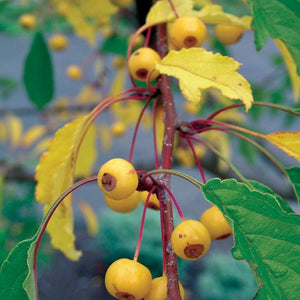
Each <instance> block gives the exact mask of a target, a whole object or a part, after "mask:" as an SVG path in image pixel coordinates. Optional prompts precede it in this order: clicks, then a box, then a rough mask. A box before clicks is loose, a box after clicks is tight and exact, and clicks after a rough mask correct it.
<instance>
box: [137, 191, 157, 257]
mask: <svg viewBox="0 0 300 300" xmlns="http://www.w3.org/2000/svg"><path fill="white" fill-rule="evenodd" d="M155 189H156V187H153V188H152V189H151V190H150V191H149V193H148V195H147V198H146V201H145V205H144V209H143V215H142V220H141V226H140V232H139V237H138V241H137V245H136V248H135V253H134V257H133V260H134V261H137V260H138V257H139V253H140V248H141V243H142V237H143V231H144V225H145V218H146V212H147V208H148V203H149V200H150V197H151V195H152V193H153V192H154V190H155Z"/></svg>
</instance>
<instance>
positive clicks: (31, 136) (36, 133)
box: [22, 125, 47, 147]
mask: <svg viewBox="0 0 300 300" xmlns="http://www.w3.org/2000/svg"><path fill="white" fill-rule="evenodd" d="M46 131H47V129H46V127H45V126H44V125H34V126H32V127H30V128H29V129H28V130H27V131H26V132H25V133H24V136H23V139H22V146H23V147H29V146H31V145H32V144H33V143H34V142H36V141H37V140H38V139H39V138H40V137H42V136H43V135H44V134H45V133H46Z"/></svg>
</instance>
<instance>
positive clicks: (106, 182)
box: [101, 173, 117, 192]
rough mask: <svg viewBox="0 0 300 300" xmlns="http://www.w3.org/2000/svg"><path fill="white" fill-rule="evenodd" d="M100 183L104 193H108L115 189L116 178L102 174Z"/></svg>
mask: <svg viewBox="0 0 300 300" xmlns="http://www.w3.org/2000/svg"><path fill="white" fill-rule="evenodd" d="M101 183H102V186H103V188H104V189H105V190H106V191H108V192H110V191H112V190H113V189H114V188H115V187H116V185H117V179H116V177H114V176H112V175H110V174H108V173H104V174H103V176H102V179H101Z"/></svg>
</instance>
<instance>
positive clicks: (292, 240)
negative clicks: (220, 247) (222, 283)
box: [203, 179, 300, 299]
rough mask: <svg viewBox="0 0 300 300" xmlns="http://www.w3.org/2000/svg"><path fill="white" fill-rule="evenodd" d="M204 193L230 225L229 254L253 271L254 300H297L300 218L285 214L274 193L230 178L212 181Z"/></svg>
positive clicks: (299, 268)
mask: <svg viewBox="0 0 300 300" xmlns="http://www.w3.org/2000/svg"><path fill="white" fill-rule="evenodd" d="M203 192H204V195H205V197H206V198H207V200H208V201H210V202H212V203H213V204H215V205H216V206H218V207H219V208H220V209H221V211H222V212H223V214H224V215H225V217H226V218H228V220H229V222H230V223H231V224H232V226H233V231H234V241H235V246H234V247H233V249H232V254H233V256H234V257H235V258H236V259H245V260H247V261H248V263H249V265H250V267H251V269H252V271H253V272H254V274H255V276H256V280H257V284H258V291H257V294H256V299H297V298H298V296H297V295H300V285H299V282H300V272H299V270H300V260H299V259H296V258H298V257H300V217H299V216H298V215H296V214H295V213H290V212H286V211H284V210H283V208H282V207H281V205H280V203H279V201H278V200H277V196H276V194H275V193H271V192H265V191H262V190H261V188H258V189H257V188H253V189H249V188H248V187H247V185H245V184H243V183H238V182H237V181H236V180H233V179H228V180H224V181H221V180H220V179H212V180H210V181H208V182H207V183H206V184H205V185H204V186H203Z"/></svg>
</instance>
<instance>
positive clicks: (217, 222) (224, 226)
mask: <svg viewBox="0 0 300 300" xmlns="http://www.w3.org/2000/svg"><path fill="white" fill-rule="evenodd" d="M200 222H201V223H202V224H203V225H204V226H205V227H206V228H207V230H208V232H209V234H210V237H211V239H212V240H221V239H225V238H227V237H229V236H231V235H232V230H231V228H230V226H229V224H228V222H227V221H226V219H225V217H224V215H223V214H222V212H221V211H220V209H219V208H218V207H216V206H212V207H210V208H209V209H207V210H205V211H204V212H203V214H202V216H201V219H200Z"/></svg>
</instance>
